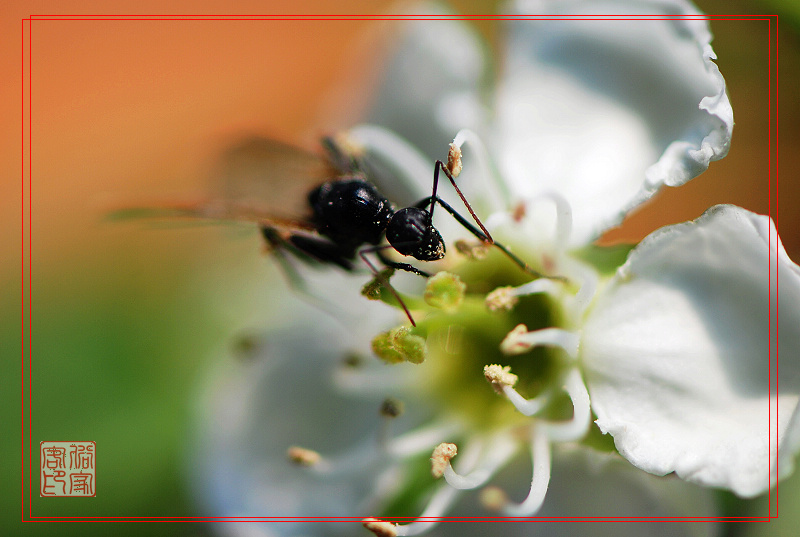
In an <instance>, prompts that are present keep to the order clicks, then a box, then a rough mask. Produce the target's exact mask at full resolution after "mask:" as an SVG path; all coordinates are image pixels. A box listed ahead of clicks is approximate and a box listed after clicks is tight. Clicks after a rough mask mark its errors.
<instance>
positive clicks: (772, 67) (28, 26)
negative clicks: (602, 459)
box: [20, 14, 779, 522]
mask: <svg viewBox="0 0 800 537" xmlns="http://www.w3.org/2000/svg"><path fill="white" fill-rule="evenodd" d="M687 19H688V20H707V21H716V20H726V21H766V22H767V23H768V25H769V26H768V28H769V29H768V36H769V57H768V73H769V74H768V76H769V80H768V87H769V90H768V100H769V102H768V106H769V110H770V115H769V142H768V143H769V145H768V151H769V163H770V164H769V167H768V183H769V185H768V188H769V216H770V217H771V218H773V220H774V221H775V226H776V229H777V228H778V213H779V190H778V187H779V181H778V177H779V173H778V170H779V165H778V138H779V134H778V133H779V127H778V110H779V105H778V103H779V99H778V72H779V69H778V42H779V39H778V15H674V16H672V15H671V16H660V15H635V16H624V15H580V16H566V15H565V16H547V15H540V16H528V15H517V16H508V15H418V16H415V15H402V16H401V15H366V14H361V15H357V14H353V15H337V14H331V15H289V14H287V15H191V14H189V15H169V14H162V15H102V14H98V15H85V14H84V15H48V14H43V15H30V16H29V17H28V18H23V19H21V32H20V36H21V46H20V51H21V72H22V82H21V85H20V86H21V135H20V139H21V164H22V166H21V169H22V171H21V180H20V183H21V192H22V196H21V250H22V252H21V254H22V255H21V283H22V285H21V332H22V336H21V339H22V360H21V387H22V394H21V427H22V436H21V460H22V465H21V469H22V472H21V478H22V479H21V481H22V489H21V509H22V518H21V519H22V521H23V522H170V521H171V522H303V521H305V522H323V521H334V522H361V521H362V519H363V517H123V516H120V517H36V516H34V515H33V512H32V509H33V504H32V491H33V457H32V437H31V436H32V433H31V431H32V424H33V416H32V406H31V401H32V398H33V379H32V326H33V313H32V281H31V280H32V271H31V266H32V257H31V244H32V237H31V229H32V207H33V206H32V199H31V195H30V193H31V185H32V176H33V174H32V154H33V148H32V136H31V127H32V125H31V115H32V109H31V97H32V79H31V65H32V55H31V47H32V33H33V32H32V23H33V21H36V20H41V21H77V20H82V21H110V20H118V21H151V20H154V21H188V20H203V21H227V20H253V21H292V20H312V21H313V20H319V21H324V20H473V21H475V20H490V21H502V20H623V21H636V20H687ZM773 23H774V36H773ZM26 36H27V40H26ZM773 45H774V51H773ZM26 52H27V56H26ZM26 74H27V76H26ZM773 76H774V80H775V82H774V86H773ZM26 84H27V87H26ZM26 89H27V91H26ZM773 92H774V103H773V100H772V99H773ZM26 96H27V99H26ZM26 105H27V107H26ZM773 105H774V107H773ZM773 114H774V123H773ZM26 119H27V122H26ZM26 127H27V129H26ZM773 129H774V130H773ZM26 130H27V137H26ZM773 132H774V135H775V144H774V146H773V140H772V137H773ZM773 147H774V155H773ZM26 155H27V159H26ZM773 158H774V160H773ZM26 162H27V172H28V173H27V185H26V180H25V179H26V173H25V171H26V166H25V165H26ZM773 163H774V166H775V213H774V217H773V211H772V192H773V191H772V165H773ZM26 186H27V188H26ZM26 190H27V192H28V199H27V201H28V205H27V222H26V218H25V213H26V206H25V201H26V200H25V196H26ZM26 223H27V239H28V240H27V249H28V257H27V270H26V257H25V247H26V241H25V237H26ZM774 240H775V243H773V238H772V236H771V232H770V236H769V244H770V246H771V247H772V246H773V245H774V246H777V241H778V237H777V236H776V237H775V238H774ZM774 272H775V291H776V293H775V294H776V312H777V307H778V303H779V302H778V300H779V299H778V297H779V293H778V291H779V285H778V269H777V266H776V267H775V269H774ZM772 274H773V267H772V262H771V260H770V265H769V282H770V301H771V290H772ZM26 275H27V283H28V285H27V299H28V300H27V303H26V301H25V298H26V297H25V291H26V286H25V278H26ZM26 305H27V323H26ZM768 322H769V330H770V331H771V329H772V326H773V324H772V323H773V319H772V304H771V302H770V315H769V320H768ZM26 325H27V331H28V339H27V350H28V353H27V436H26V382H25V381H26V353H25V343H26V339H25V333H26ZM775 328H776V342H775V349H774V352H775V363H776V366H775V386H776V395H777V393H778V371H779V349H778V339H777V333H778V329H779V322H778V316H777V313H776V318H775ZM768 345H769V349H768V351H769V354H768V356H771V355H772V352H773V349H772V344H771V342H770V343H769V344H768ZM768 368H769V383H770V386H771V385H772V379H773V377H772V368H771V366H770V362H768ZM769 410H770V423H769V446H770V447H769V449H770V456H771V453H772V448H771V446H772V445H773V443H772V441H773V432H772V428H771V426H772V415H771V412H772V404H771V403H770V407H769ZM777 411H778V410H777V406H776V421H777ZM775 435H776V438H777V431H776V432H775ZM26 447H27V454H28V457H27V461H26V457H25V454H26ZM26 463H27V469H28V480H27V483H26V480H25V469H26ZM771 466H772V464H771V460H770V467H771ZM775 466H776V473H778V472H777V471H778V461H775ZM778 475H779V474H778ZM26 485H27V496H26ZM778 489H779V484H777V483H776V485H775V488H774V491H775V515H773V514H772V492H773V491H772V490H770V491H769V493H768V494H769V500H768V516H764V517H622V518H621V517H430V518H421V517H395V518H385V519H384V520H387V521H391V522H407V521H414V520H416V521H428V520H430V521H441V522H518V521H530V522H642V521H651V522H687V521H688V522H710V521H720V522H769V521H770V520H771V519H773V518H777V517H778V498H779V494H778ZM26 498H27V506H28V513H27V518H26V512H25V506H26Z"/></svg>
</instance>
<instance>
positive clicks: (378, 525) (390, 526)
mask: <svg viewBox="0 0 800 537" xmlns="http://www.w3.org/2000/svg"><path fill="white" fill-rule="evenodd" d="M361 525H362V526H364V527H365V528H367V529H368V530H369V531H371V532H372V533H374V534H375V535H377V536H378V537H395V536H396V535H397V524H394V523H392V522H386V521H385V520H378V519H377V518H365V519H364V520H362V521H361Z"/></svg>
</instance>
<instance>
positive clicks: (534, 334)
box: [500, 324, 580, 358]
mask: <svg viewBox="0 0 800 537" xmlns="http://www.w3.org/2000/svg"><path fill="white" fill-rule="evenodd" d="M579 344H580V337H579V336H578V334H576V333H574V332H570V331H568V330H563V329H561V328H542V329H541V330H534V331H530V332H529V331H528V327H527V326H525V325H524V324H519V325H517V326H516V327H515V328H514V329H513V330H511V332H509V333H508V335H507V336H506V337H505V339H503V341H502V342H501V343H500V350H501V351H502V352H503V353H504V354H509V355H514V354H523V353H525V352H528V351H529V350H531V349H532V348H533V347H537V346H547V347H559V348H561V349H563V350H564V352H566V353H567V354H568V355H569V356H570V357H571V358H577V357H578V346H579Z"/></svg>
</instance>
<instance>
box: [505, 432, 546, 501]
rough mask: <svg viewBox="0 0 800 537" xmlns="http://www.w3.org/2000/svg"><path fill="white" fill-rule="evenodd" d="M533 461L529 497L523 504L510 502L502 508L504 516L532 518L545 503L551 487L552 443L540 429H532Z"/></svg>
mask: <svg viewBox="0 0 800 537" xmlns="http://www.w3.org/2000/svg"><path fill="white" fill-rule="evenodd" d="M532 429H533V430H532V435H531V436H532V439H531V459H532V461H533V476H532V477H531V488H530V491H529V492H528V496H527V497H526V498H525V500H523V501H522V503H511V502H508V503H506V504H505V505H503V507H502V511H503V514H505V515H507V516H531V515H533V514H535V513H536V512H537V511H538V510H539V509H540V508H541V507H542V503H543V502H544V497H545V495H546V494H547V488H548V486H549V485H550V442H549V441H548V437H547V435H546V434H545V433H544V431H541V430H539V427H533V428H532Z"/></svg>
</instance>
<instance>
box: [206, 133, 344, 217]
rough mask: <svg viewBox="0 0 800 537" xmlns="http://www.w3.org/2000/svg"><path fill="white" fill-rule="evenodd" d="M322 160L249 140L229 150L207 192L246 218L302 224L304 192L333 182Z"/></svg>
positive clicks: (293, 149) (333, 174)
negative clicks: (280, 220)
mask: <svg viewBox="0 0 800 537" xmlns="http://www.w3.org/2000/svg"><path fill="white" fill-rule="evenodd" d="M336 175H337V173H336V171H335V170H334V168H333V167H332V166H331V165H330V164H329V163H328V162H327V161H326V160H325V159H323V158H321V157H319V156H317V155H315V154H313V153H310V152H306V151H304V150H302V149H299V148H297V147H295V146H292V145H288V144H285V143H283V142H278V141H276V140H271V139H268V138H262V137H251V138H248V139H245V140H243V141H241V142H240V143H238V144H236V145H235V146H233V147H231V148H229V149H228V150H227V151H226V152H225V153H224V154H223V155H222V157H221V159H220V162H219V165H218V168H217V172H216V173H215V174H214V184H213V185H212V194H213V195H216V196H218V198H219V199H220V200H221V201H224V203H225V204H227V205H229V206H231V207H242V208H246V209H247V212H249V213H251V214H250V216H254V215H255V214H258V215H261V216H262V217H266V218H272V219H283V220H303V219H306V218H307V217H308V216H310V208H309V206H308V194H309V192H311V190H313V189H314V188H316V187H317V186H318V185H320V184H321V183H323V182H325V181H329V180H331V179H332V178H335V177H336Z"/></svg>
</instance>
